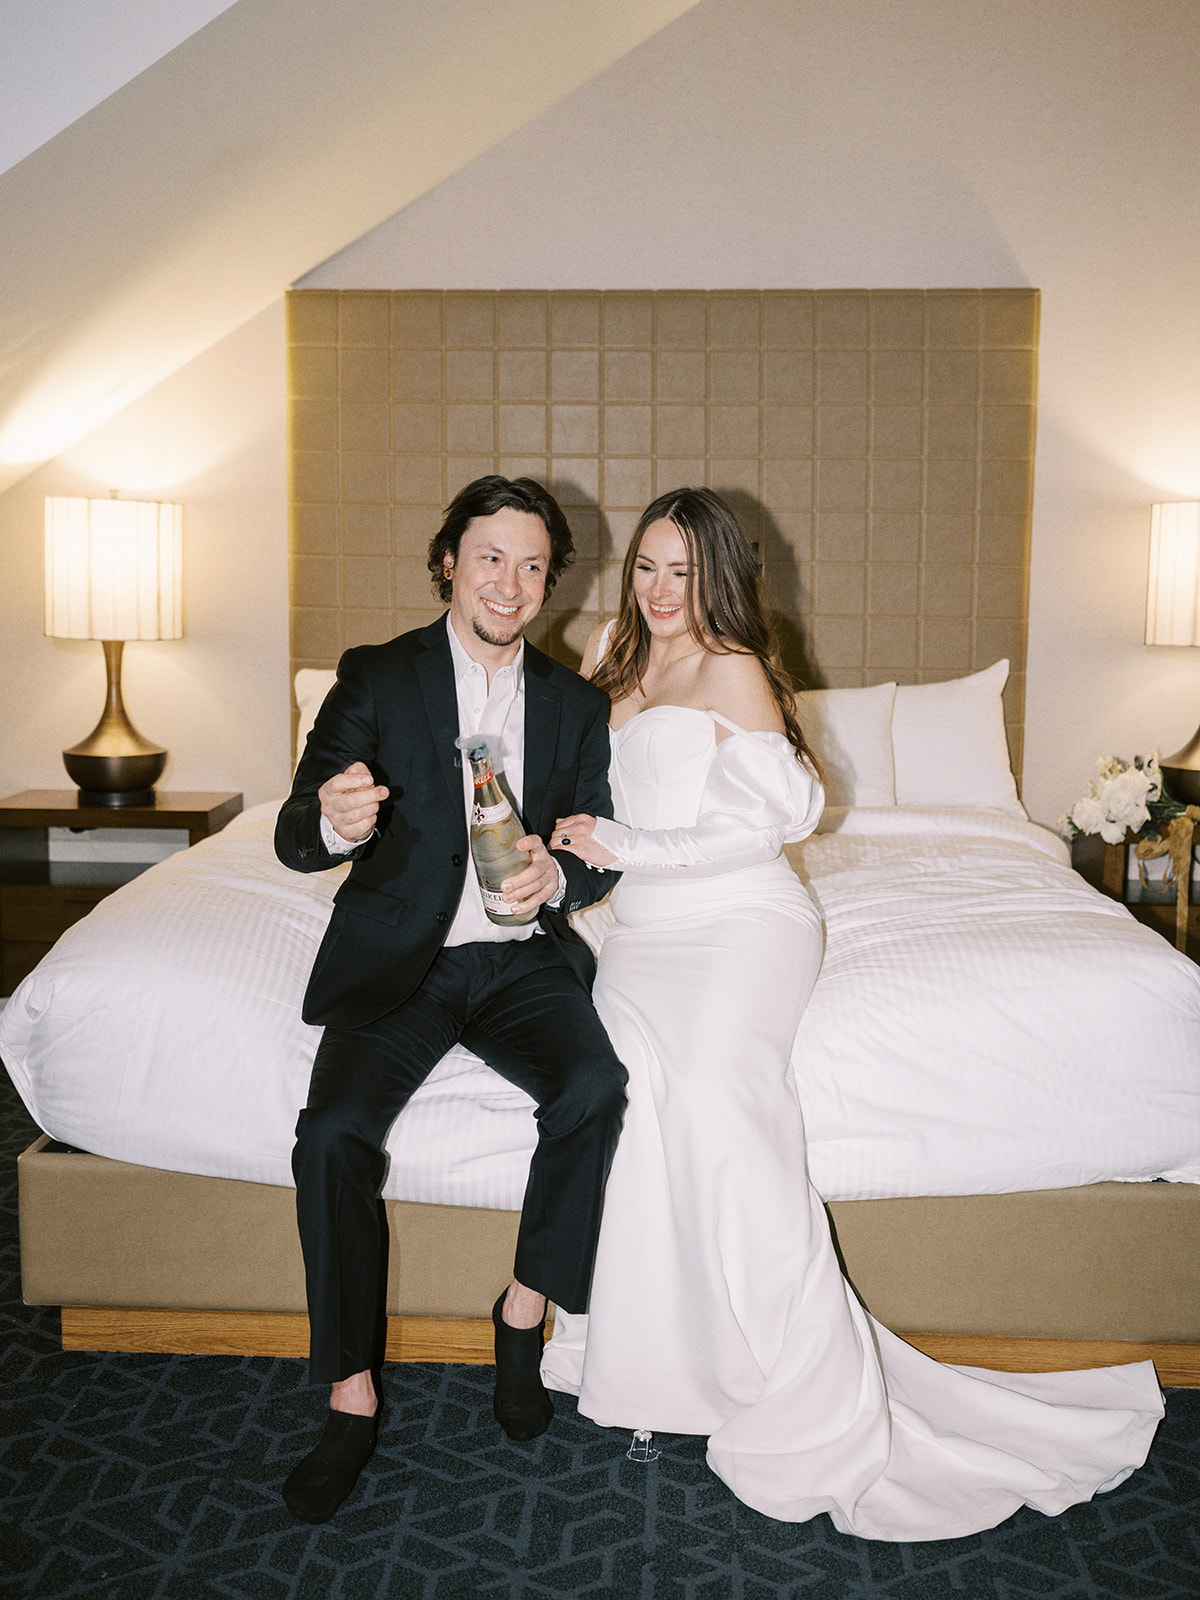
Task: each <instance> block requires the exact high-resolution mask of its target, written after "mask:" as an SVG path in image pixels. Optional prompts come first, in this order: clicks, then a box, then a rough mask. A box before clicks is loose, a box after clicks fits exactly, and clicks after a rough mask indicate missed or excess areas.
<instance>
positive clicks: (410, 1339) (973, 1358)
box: [62, 1306, 1200, 1389]
mask: <svg viewBox="0 0 1200 1600" xmlns="http://www.w3.org/2000/svg"><path fill="white" fill-rule="evenodd" d="M906 1337H907V1340H908V1343H909V1344H911V1345H915V1346H916V1347H917V1349H918V1350H923V1351H924V1352H925V1354H926V1355H927V1356H932V1357H933V1358H934V1360H936V1361H945V1362H949V1363H951V1364H953V1365H956V1366H966V1367H987V1368H991V1369H993V1370H995V1371H997V1372H1073V1371H1077V1370H1079V1369H1081V1368H1084V1367H1109V1366H1119V1365H1121V1364H1123V1363H1125V1362H1128V1361H1153V1362H1154V1365H1155V1369H1156V1370H1157V1372H1158V1381H1159V1382H1160V1383H1161V1384H1162V1385H1163V1386H1164V1387H1166V1388H1177V1389H1200V1344H1184V1343H1168V1342H1164V1341H1158V1342H1142V1343H1137V1342H1134V1341H1132V1340H1126V1339H1010V1338H988V1337H984V1336H982V1335H979V1334H938V1333H933V1334H909V1335H907V1336H906ZM492 1338H493V1329H492V1324H491V1322H490V1321H488V1320H484V1319H483V1318H479V1317H389V1318H388V1335H387V1359H388V1360H389V1361H443V1362H463V1363H466V1364H469V1365H473V1366H487V1365H490V1363H491V1361H492ZM62 1343H63V1349H64V1350H121V1351H150V1352H156V1353H164V1354H168V1355H238V1356H306V1355H307V1354H308V1318H307V1317H306V1316H305V1315H304V1314H303V1313H302V1312H245V1311H151V1310H135V1309H130V1308H128V1307H121V1306H64V1307H63V1308H62Z"/></svg>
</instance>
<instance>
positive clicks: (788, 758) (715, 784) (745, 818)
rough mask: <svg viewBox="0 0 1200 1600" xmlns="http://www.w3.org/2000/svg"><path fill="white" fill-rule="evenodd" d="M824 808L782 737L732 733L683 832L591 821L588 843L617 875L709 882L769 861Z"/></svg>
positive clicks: (818, 787) (814, 783)
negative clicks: (611, 862) (611, 861)
mask: <svg viewBox="0 0 1200 1600" xmlns="http://www.w3.org/2000/svg"><path fill="white" fill-rule="evenodd" d="M722 720H724V719H722ZM824 804H825V792H824V790H823V789H822V787H821V785H820V783H819V782H818V781H817V779H816V778H815V777H814V776H813V775H812V773H811V772H809V771H808V769H807V768H806V767H803V766H801V764H800V763H799V762H798V761H797V760H796V755H795V751H794V750H793V749H792V747H791V745H790V744H788V742H787V740H786V739H785V738H784V737H783V735H782V734H779V733H745V732H742V731H741V730H739V731H738V734H737V736H736V737H734V738H732V739H725V740H723V741H722V742H721V743H720V744H719V745H718V746H717V750H716V754H715V755H714V757H713V762H712V766H711V767H710V768H709V771H708V777H707V779H706V780H705V784H704V791H703V793H702V795H701V797H700V811H699V815H698V816H697V818H696V821H695V822H694V823H693V824H692V825H691V826H690V827H686V828H656V829H651V828H631V827H628V826H627V825H626V824H625V823H622V822H613V821H610V820H609V819H608V818H607V817H597V818H596V825H595V831H594V833H593V838H594V839H595V841H596V843H597V844H599V845H602V846H603V848H604V849H605V850H609V851H611V852H612V854H613V855H615V856H616V857H617V860H616V862H615V868H618V869H620V870H621V871H622V872H634V873H650V874H660V873H661V874H662V875H663V876H664V877H668V876H683V875H686V876H688V877H693V878H699V877H712V876H715V875H716V874H717V873H719V872H732V871H733V870H734V869H735V868H737V867H749V866H755V865H757V864H758V863H760V862H763V861H771V860H773V859H774V858H775V857H776V856H777V855H778V854H779V852H780V851H781V850H782V848H783V846H784V845H785V844H791V843H794V842H795V841H796V840H798V839H804V838H807V836H808V835H809V834H810V833H811V832H812V831H813V829H814V828H815V827H816V825H817V823H818V821H819V820H820V817H821V811H822V809H823V807H824Z"/></svg>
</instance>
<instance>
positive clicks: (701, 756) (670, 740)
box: [609, 706, 717, 828]
mask: <svg viewBox="0 0 1200 1600" xmlns="http://www.w3.org/2000/svg"><path fill="white" fill-rule="evenodd" d="M716 751H717V737H716V728H715V726H714V724H713V720H712V718H711V717H710V716H709V714H708V713H707V712H706V711H697V710H694V709H692V708H691V707H689V706H651V707H649V708H648V709H647V710H645V711H639V712H638V713H637V715H636V716H634V717H631V718H630V719H629V721H628V722H626V723H624V724H623V725H622V726H621V727H620V728H617V729H615V730H614V731H613V734H612V767H611V768H610V771H609V781H610V783H611V785H612V792H613V811H614V814H615V815H616V816H617V817H619V818H620V819H621V820H622V821H623V822H628V823H629V824H630V825H631V826H632V827H635V828H687V827H690V826H691V825H692V823H694V822H695V820H696V818H697V817H698V816H699V814H700V797H701V795H702V794H703V792H704V784H705V780H706V779H707V777H708V771H709V768H710V767H711V766H712V763H713V757H714V756H715V755H716Z"/></svg>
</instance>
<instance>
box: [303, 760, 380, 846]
mask: <svg viewBox="0 0 1200 1600" xmlns="http://www.w3.org/2000/svg"><path fill="white" fill-rule="evenodd" d="M387 797H388V791H387V790H386V789H385V788H384V787H383V786H382V784H379V785H377V784H376V783H375V780H374V778H372V776H371V769H370V768H369V767H368V766H367V765H366V764H365V763H364V762H362V761H352V762H351V763H350V765H349V766H348V767H347V768H346V770H345V772H335V773H334V775H333V777H332V778H327V779H326V780H325V782H324V783H323V784H322V785H321V787H320V788H319V789H318V790H317V798H318V799H319V800H320V802H321V815H322V816H323V817H327V818H328V819H329V823H330V826H331V827H332V828H333V831H334V832H335V833H336V834H337V835H338V836H339V838H342V839H345V840H346V842H347V843H348V844H361V843H362V841H363V840H364V839H367V838H369V837H370V836H371V834H372V833H373V832H374V831H375V824H376V821H377V819H378V817H379V807H380V805H381V804H382V803H383V801H385V800H386V799H387Z"/></svg>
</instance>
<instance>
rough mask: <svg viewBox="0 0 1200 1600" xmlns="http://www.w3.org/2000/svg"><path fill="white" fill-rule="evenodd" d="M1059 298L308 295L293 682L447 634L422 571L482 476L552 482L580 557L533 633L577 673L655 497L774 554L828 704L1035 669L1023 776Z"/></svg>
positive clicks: (292, 382)
mask: <svg viewBox="0 0 1200 1600" xmlns="http://www.w3.org/2000/svg"><path fill="white" fill-rule="evenodd" d="M1038 309H1039V302H1038V295H1037V292H1036V291H1035V290H1021V289H984V290H978V289H947V290H923V291H922V290H854V291H842V290H821V291H799V290H798V291H794V292H793V291H785V290H765V291H753V290H747V291H719V292H711V293H708V292H699V291H674V290H658V291H647V292H645V293H635V292H627V291H620V292H616V291H614V292H601V291H597V292H579V291H573V290H552V291H528V292H525V291H515V290H514V291H498V292H476V291H449V292H440V291H416V290H403V291H396V292H375V291H345V290H343V291H330V290H303V291H296V292H294V293H292V294H290V295H289V297H288V341H289V351H288V354H289V362H288V371H289V397H290V456H291V470H290V497H291V544H292V657H293V660H292V667H293V672H294V671H295V670H296V669H297V668H301V667H329V666H332V665H334V664H335V662H336V660H337V658H338V656H339V654H340V653H341V651H342V650H343V649H345V648H346V647H347V646H348V645H352V644H359V643H365V642H372V641H376V640H381V639H386V638H389V637H391V635H392V634H394V633H397V632H399V631H401V630H403V629H405V628H408V627H413V626H416V625H417V624H419V623H421V622H424V621H428V620H430V619H432V618H433V617H435V616H436V615H437V614H438V612H439V610H440V607H439V606H438V604H437V603H436V601H435V600H434V598H433V594H432V591H431V589H430V585H429V576H428V573H427V571H426V568H425V551H426V547H427V545H428V541H429V538H430V536H431V534H432V533H433V532H434V531H435V529H436V528H437V526H438V525H439V522H440V519H441V511H442V508H443V507H444V506H445V505H446V503H447V501H448V500H449V499H450V497H451V496H452V495H453V494H454V493H455V491H456V490H457V489H458V488H460V487H461V486H462V485H463V484H464V483H466V482H468V481H469V480H470V479H471V478H474V477H478V476H480V475H481V474H483V473H488V472H501V473H503V474H505V475H506V476H510V477H513V476H518V475H520V474H522V473H526V474H529V475H530V476H532V477H535V478H537V479H539V480H540V481H542V482H544V483H548V484H549V485H550V487H551V488H552V490H553V492H554V493H555V494H556V496H557V497H558V499H559V501H560V503H561V504H562V506H563V508H564V510H565V511H566V513H567V516H568V518H569V520H570V522H571V525H572V528H573V530H574V532H575V538H576V545H577V549H578V552H579V558H578V560H577V561H576V564H575V565H574V567H572V568H571V569H570V570H569V571H568V572H567V573H566V574H565V575H564V577H563V578H562V579H561V580H560V582H559V584H558V587H557V589H556V590H555V592H554V595H553V597H552V600H551V602H550V603H549V604H548V605H547V607H546V609H545V611H544V613H543V615H542V616H541V617H540V618H539V619H538V622H537V624H536V625H535V628H534V630H533V632H532V634H531V637H533V639H534V641H535V642H536V643H538V644H540V645H542V646H543V648H546V649H549V650H550V652H551V653H552V654H554V655H557V656H559V657H560V658H561V659H563V660H565V661H568V662H570V663H571V664H577V663H578V661H579V657H580V655H581V653H582V649H583V645H584V642H585V640H586V638H587V635H588V633H589V631H590V630H591V628H592V627H593V626H594V625H595V623H596V622H597V621H598V620H599V619H600V618H602V617H604V616H607V615H611V614H612V612H613V610H614V609H615V604H616V582H617V578H618V575H619V572H620V565H621V559H622V557H623V555H624V552H625V548H626V546H627V543H628V539H629V535H630V532H631V531H632V528H633V526H634V523H635V522H636V520H637V517H638V515H639V514H640V512H641V511H642V510H643V508H644V507H645V505H646V504H647V503H648V502H649V501H650V500H651V499H652V498H653V497H654V496H655V495H657V494H660V493H662V492H664V491H665V490H668V489H671V488H675V487H677V486H678V485H680V484H684V483H707V484H708V485H710V486H711V487H712V488H713V489H715V490H716V491H717V492H718V493H720V494H722V495H724V496H725V497H726V498H727V499H728V500H730V502H731V503H732V504H733V505H734V506H735V508H736V509H737V511H738V514H739V516H740V517H741V519H742V521H743V525H744V526H745V528H746V531H747V532H748V533H749V535H750V537H751V538H753V539H755V540H756V541H757V542H758V545H759V549H760V551H761V554H762V557H763V561H764V564H765V569H766V574H767V578H768V581H769V584H770V587H771V590H772V594H773V597H774V601H775V605H776V607H777V610H778V612H779V616H780V622H781V631H782V635H783V642H784V652H785V658H786V660H787V664H788V665H789V667H790V668H791V669H792V671H793V672H794V673H795V674H796V675H797V676H798V677H799V678H800V679H801V680H802V681H803V682H804V683H805V684H807V685H808V686H809V687H812V688H821V687H835V688H836V687H858V686H861V685H866V684H872V683H878V682H883V681H886V680H888V679H895V680H897V681H898V682H900V683H930V682H936V681H940V680H943V679H949V678H956V677H960V676H961V675H963V674H964V673H969V672H973V671H975V670H978V669H979V668H982V667H986V666H988V665H989V664H990V663H991V662H993V661H995V660H997V659H998V658H1000V657H1007V658H1008V659H1009V660H1010V661H1011V663H1012V673H1011V676H1010V679H1009V684H1008V688H1007V690H1006V692H1005V714H1006V722H1007V726H1008V734H1009V742H1010V746H1011V749H1012V755H1013V765H1014V770H1016V771H1017V772H1019V771H1020V761H1021V721H1022V712H1023V706H1024V667H1025V627H1026V597H1027V587H1028V567H1029V524H1030V511H1031V503H1032V493H1033V456H1034V433H1035V397H1036V382H1037V331H1038Z"/></svg>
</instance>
